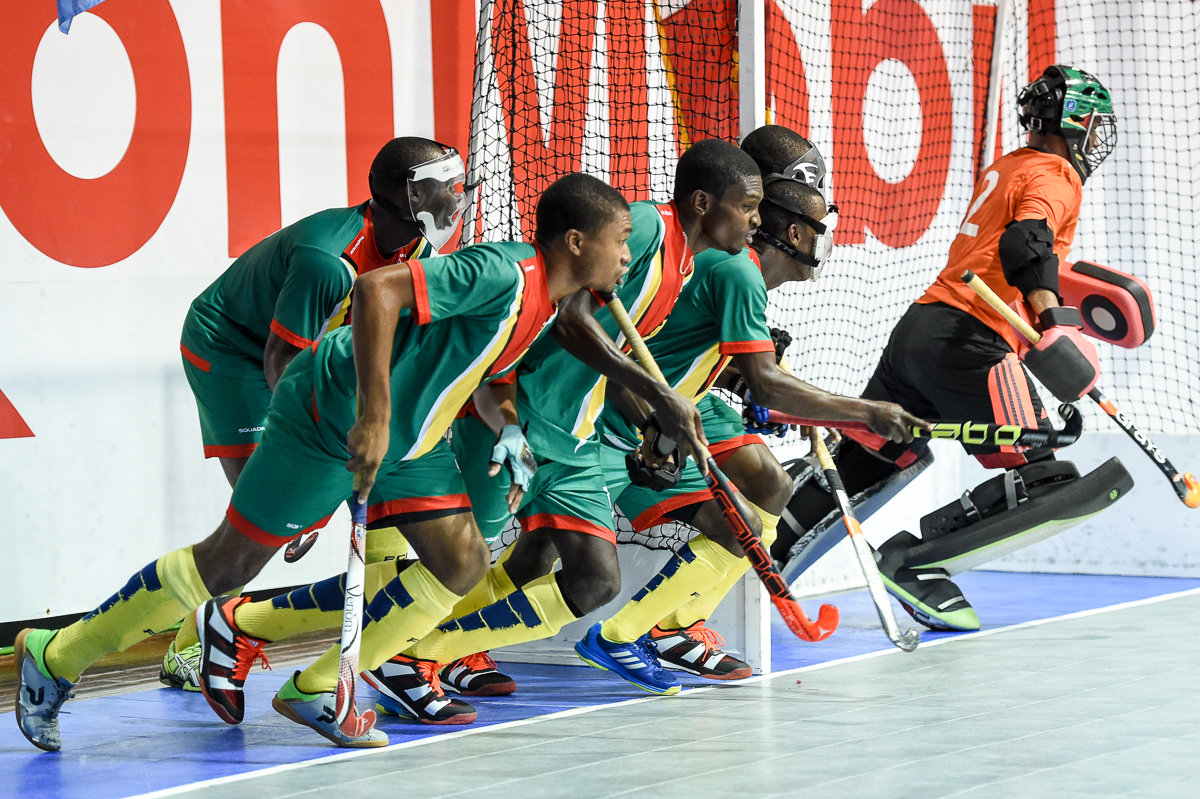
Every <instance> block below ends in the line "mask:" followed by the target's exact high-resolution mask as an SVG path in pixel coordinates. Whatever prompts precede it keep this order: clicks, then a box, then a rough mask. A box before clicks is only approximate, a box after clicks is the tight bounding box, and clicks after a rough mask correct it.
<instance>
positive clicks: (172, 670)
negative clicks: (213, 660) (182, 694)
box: [158, 641, 200, 691]
mask: <svg viewBox="0 0 1200 799" xmlns="http://www.w3.org/2000/svg"><path fill="white" fill-rule="evenodd" d="M158 681H159V682H160V683H162V684H163V685H165V686H167V687H168V688H182V689H183V690H185V691H199V690H200V644H198V643H197V644H192V645H191V646H188V647H184V649H183V651H182V652H176V651H175V642H174V641H172V642H171V645H170V646H168V647H167V654H165V655H163V662H162V666H160V667H159V669H158Z"/></svg>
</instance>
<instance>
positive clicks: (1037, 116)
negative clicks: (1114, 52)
mask: <svg viewBox="0 0 1200 799" xmlns="http://www.w3.org/2000/svg"><path fill="white" fill-rule="evenodd" d="M1017 105H1018V106H1019V107H1020V111H1021V125H1022V126H1023V127H1024V128H1025V129H1026V130H1030V131H1038V132H1041V133H1047V134H1057V135H1059V136H1062V137H1063V138H1064V139H1066V141H1067V146H1068V147H1069V148H1070V151H1071V166H1073V167H1074V168H1075V171H1076V172H1077V173H1078V174H1079V177H1080V180H1084V181H1086V180H1087V179H1088V177H1089V176H1091V174H1092V173H1093V172H1094V171H1095V170H1096V168H1097V167H1099V166H1100V164H1101V163H1102V162H1103V161H1104V159H1105V158H1107V157H1108V156H1109V155H1110V154H1111V153H1112V151H1113V149H1114V148H1115V147H1116V146H1117V116H1116V114H1115V113H1114V112H1113V104H1112V96H1111V95H1110V94H1109V92H1108V90H1107V89H1105V88H1104V86H1103V85H1102V84H1101V83H1100V81H1099V80H1097V79H1096V78H1095V77H1094V76H1093V75H1091V74H1090V73H1087V72H1084V71H1083V70H1081V69H1074V68H1073V67H1064V66H1059V65H1055V66H1052V67H1047V68H1046V71H1045V72H1043V73H1042V76H1041V77H1040V78H1038V79H1037V80H1035V81H1034V82H1033V83H1031V84H1029V85H1028V86H1026V87H1025V88H1024V89H1022V90H1021V94H1020V95H1019V96H1018V98H1017Z"/></svg>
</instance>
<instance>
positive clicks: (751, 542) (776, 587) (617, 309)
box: [603, 294, 838, 641]
mask: <svg viewBox="0 0 1200 799" xmlns="http://www.w3.org/2000/svg"><path fill="white" fill-rule="evenodd" d="M603 296H604V301H605V302H606V303H607V304H608V309H609V311H610V312H611V313H612V315H613V318H614V319H615V320H616V321H617V326H618V327H620V328H621V332H622V333H624V334H625V340H626V341H628V342H629V346H630V347H631V348H632V349H633V354H634V355H635V356H636V357H637V360H638V363H640V364H641V365H642V368H643V369H645V370H646V371H647V372H649V373H650V375H651V376H652V377H654V379H656V380H658V381H659V382H660V383H666V382H667V379H666V378H665V377H664V376H663V373H662V371H661V370H660V369H659V368H658V364H657V363H655V362H654V356H652V355H651V354H650V350H648V349H646V342H644V341H643V340H642V336H641V334H640V333H638V330H637V326H636V325H634V324H633V320H632V319H630V318H629V314H628V313H627V312H626V311H625V306H624V305H623V304H622V303H621V301H620V300H619V299H617V297H616V296H615V295H613V294H606V295H603ZM697 456H698V457H701V458H703V459H704V462H705V464H706V465H707V466H708V474H707V475H706V476H705V478H704V479H705V482H707V483H708V488H709V490H710V491H712V494H713V497H714V498H715V499H716V501H717V504H718V505H719V506H720V507H721V515H722V516H724V517H725V521H726V523H728V525H729V529H730V531H731V532H732V533H733V535H734V537H735V538H736V539H737V542H738V545H739V546H740V547H741V548H742V552H744V553H746V558H747V559H748V560H749V561H750V565H751V566H752V567H753V568H754V571H755V573H756V574H757V575H758V578H759V579H760V580H762V583H763V585H764V586H765V587H766V589H767V593H768V594H770V596H771V604H773V605H774V606H775V609H776V610H778V611H779V615H780V616H782V617H783V620H784V622H786V623H787V626H788V629H790V630H791V631H792V632H793V633H795V634H796V636H797V637H798V638H800V640H802V641H823V640H824V639H826V638H828V637H829V636H830V635H832V634H833V631H834V630H836V629H837V625H838V609H837V608H835V607H834V606H833V605H822V606H821V610H820V612H819V613H818V614H817V620H816V622H813V621H812V620H811V619H809V618H808V615H807V614H805V612H804V608H802V607H800V603H799V602H797V601H796V600H795V598H794V597H793V596H792V592H791V590H790V589H789V588H788V585H787V583H786V582H784V579H783V577H782V576H781V575H780V574H779V570H778V569H776V568H775V562H774V561H773V560H772V559H771V554H770V553H769V552H767V548H766V547H764V546H763V543H762V540H761V539H760V538H759V537H758V536H757V535H755V533H754V527H753V525H752V523H751V521H750V520H749V519H748V518H746V514H745V511H744V510H742V507H741V505H739V504H738V503H737V501H736V500H735V499H734V497H733V489H732V488H731V487H730V485H729V481H728V480H727V479H726V478H725V475H724V474H722V473H721V470H720V469H718V468H717V463H716V461H714V460H713V458H712V456H711V455H710V454H709V453H708V450H705V449H703V448H702V450H701V452H700V453H698V455H697Z"/></svg>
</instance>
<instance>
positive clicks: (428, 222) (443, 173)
mask: <svg viewBox="0 0 1200 799" xmlns="http://www.w3.org/2000/svg"><path fill="white" fill-rule="evenodd" d="M440 146H441V147H442V149H443V150H444V153H443V154H442V155H441V156H439V157H437V158H434V159H432V160H430V161H426V162H425V163H423V164H418V165H417V166H415V167H412V168H411V169H404V170H389V171H387V172H382V173H376V172H372V173H371V175H370V178H369V181H368V182H369V185H370V187H371V198H372V199H373V200H375V202H377V203H379V205H380V206H382V207H383V208H384V209H386V210H387V211H388V212H389V213H391V214H393V215H395V216H397V217H399V218H400V219H404V220H407V221H410V222H416V223H417V224H418V225H420V227H421V230H422V232H423V233H424V235H425V239H426V240H427V241H428V242H429V244H430V246H432V247H433V249H434V250H440V249H441V248H442V247H444V246H445V245H446V242H448V241H449V240H450V238H451V237H452V236H453V235H454V231H455V230H456V229H457V228H458V223H459V220H461V219H462V215H463V212H464V211H465V210H466V207H467V201H468V192H469V191H470V189H472V188H474V187H473V186H467V185H466V179H467V171H466V168H465V167H464V166H463V161H462V157H461V156H460V155H459V154H458V150H456V149H454V148H453V147H447V146H446V145H444V144H443V145H440ZM394 171H399V172H404V173H406V175H407V180H406V182H405V189H406V191H405V195H406V196H407V197H408V198H409V201H408V203H407V205H408V210H405V209H404V208H402V207H401V206H399V205H397V204H396V203H394V202H392V201H391V200H389V199H387V198H386V197H384V196H383V195H382V194H381V193H380V192H379V191H378V190H376V188H375V177H376V175H377V174H390V173H391V172H394ZM424 180H433V181H435V182H437V183H439V184H441V186H442V188H443V190H444V191H425V192H422V193H421V196H422V197H423V198H424V199H423V200H422V201H421V202H420V203H414V202H413V201H412V196H413V193H414V192H413V187H414V184H416V183H419V182H420V181H424ZM447 195H449V196H447Z"/></svg>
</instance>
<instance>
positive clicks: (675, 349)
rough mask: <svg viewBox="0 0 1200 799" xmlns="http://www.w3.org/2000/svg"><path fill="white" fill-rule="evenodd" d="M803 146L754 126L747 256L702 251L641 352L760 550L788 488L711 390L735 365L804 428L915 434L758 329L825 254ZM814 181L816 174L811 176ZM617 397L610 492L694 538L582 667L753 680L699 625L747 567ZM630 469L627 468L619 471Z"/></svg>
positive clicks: (824, 211) (620, 503)
mask: <svg viewBox="0 0 1200 799" xmlns="http://www.w3.org/2000/svg"><path fill="white" fill-rule="evenodd" d="M809 147H811V145H809V144H808V142H807V141H806V140H804V139H803V138H801V137H799V136H798V135H797V134H795V133H793V132H792V131H789V130H787V129H786V128H778V127H768V128H760V129H758V130H756V131H754V132H753V133H751V134H749V135H748V136H747V137H746V140H745V142H744V143H743V149H745V150H746V151H747V152H751V153H754V154H755V160H756V162H757V163H758V165H759V167H760V169H762V170H763V172H764V174H763V184H764V197H763V202H762V203H761V205H760V216H761V217H762V224H761V225H760V227H759V229H758V232H757V233H756V235H755V238H754V242H753V245H752V248H750V249H747V250H743V251H742V252H741V253H739V254H737V255H735V256H733V257H730V256H728V255H724V256H719V255H718V254H717V253H714V252H709V253H705V254H703V255H700V256H697V258H696V274H695V276H694V277H693V279H692V281H691V282H690V283H689V284H688V286H687V287H686V288H685V289H684V291H683V293H682V295H681V296H680V298H679V302H678V303H677V304H676V307H675V310H674V311H672V313H671V316H670V318H669V319H668V320H667V324H666V325H665V326H664V328H663V329H662V331H661V332H659V334H658V335H657V336H655V337H654V338H653V339H651V340H650V341H648V342H647V347H648V348H649V350H650V353H651V355H652V356H653V357H654V359H655V362H656V363H657V364H658V366H659V368H660V369H661V370H662V371H663V374H664V376H665V377H666V378H667V380H668V381H669V382H670V383H671V384H672V385H674V386H675V388H676V390H678V391H679V392H680V393H683V394H685V395H689V396H693V397H695V398H697V400H698V402H699V403H700V407H701V411H702V413H701V417H702V419H703V421H704V432H705V436H706V438H708V440H709V449H710V451H711V452H712V453H713V456H714V459H715V460H717V461H718V463H719V464H721V465H722V470H725V469H728V474H729V476H730V479H731V481H733V482H734V484H735V485H736V486H737V487H738V488H739V489H740V490H741V493H742V494H743V496H742V497H741V499H742V500H743V501H745V500H749V504H750V506H751V508H752V509H753V510H754V512H755V514H756V515H757V516H758V518H759V519H760V520H761V526H762V527H761V536H762V539H763V542H764V543H765V544H767V545H768V546H769V545H770V542H771V541H773V540H774V538H775V530H776V525H777V523H778V521H779V515H780V514H781V513H782V511H783V509H784V505H785V503H786V502H787V500H788V498H789V497H790V495H791V490H790V489H791V481H790V480H789V479H788V477H787V475H786V473H784V471H783V469H782V467H781V466H780V465H779V463H778V461H776V460H775V458H774V456H773V455H772V454H771V452H770V450H768V449H767V447H766V445H765V444H764V443H763V441H762V440H761V439H760V438H758V436H747V435H745V433H744V423H743V420H742V417H741V415H740V414H738V413H737V412H735V411H734V410H733V409H731V408H730V407H729V406H728V405H726V404H725V403H724V402H722V401H721V400H719V399H718V398H716V397H715V396H711V395H708V394H707V392H708V389H709V387H710V386H711V385H712V383H713V381H714V380H715V379H716V378H717V377H718V376H719V375H720V374H721V372H722V371H723V370H724V369H725V367H726V365H727V364H729V363H730V362H732V364H733V366H735V367H736V368H737V370H738V372H739V374H740V376H741V379H742V380H743V381H744V382H745V383H746V384H747V385H748V386H749V389H750V392H751V395H752V396H753V397H755V398H756V401H761V402H764V403H769V404H770V405H771V407H775V408H778V409H780V410H782V409H784V408H788V409H789V410H788V411H786V412H787V413H789V414H792V415H795V416H802V417H805V418H810V419H853V420H859V421H863V422H866V423H867V424H868V425H869V426H870V427H871V429H872V430H874V431H875V432H876V433H877V434H878V435H880V436H881V437H882V438H884V439H889V440H893V441H896V442H901V441H911V440H912V434H911V432H910V431H911V429H912V427H913V426H914V425H917V426H920V425H923V424H924V422H922V421H921V420H920V419H917V418H915V417H913V416H911V415H910V414H908V413H906V412H905V411H904V410H903V409H902V408H900V407H899V406H898V405H894V404H892V403H883V402H872V401H866V400H860V399H857V398H851V397H842V396H837V395H833V394H829V393H827V392H824V391H821V390H820V389H817V388H815V387H813V386H810V385H807V384H805V383H803V382H802V381H800V380H798V379H796V378H795V377H793V376H792V375H790V374H789V373H787V372H785V371H784V370H782V369H781V368H779V366H778V365H777V355H776V344H775V342H774V341H773V339H772V336H771V332H770V330H769V329H768V327H767V322H766V307H767V292H768V290H770V289H774V288H776V287H778V286H780V285H782V284H783V283H785V282H788V281H797V280H810V279H813V278H814V277H815V274H816V271H817V270H819V269H820V268H821V266H822V264H823V261H824V258H825V256H826V255H827V254H828V252H829V244H828V238H827V237H828V236H830V234H831V233H832V227H833V223H834V216H833V213H832V212H830V210H829V209H828V208H827V206H826V203H825V198H824V196H823V195H822V194H821V192H820V191H818V190H817V189H816V188H814V187H812V186H810V185H807V183H806V182H804V180H803V179H801V178H800V177H786V176H785V175H784V174H783V173H784V172H787V171H789V170H787V169H786V168H785V167H783V165H784V164H788V163H789V162H790V163H792V164H795V161H794V160H793V159H792V156H794V155H795V153H796V152H797V151H799V152H800V155H799V157H800V158H807V159H809V160H810V161H811V162H814V163H820V158H819V154H817V153H816V151H815V150H809V149H807V148H809ZM815 177H816V176H815V175H814V178H815ZM612 393H613V395H614V399H617V398H619V399H617V401H615V402H613V403H611V404H609V405H608V406H606V407H605V410H604V413H603V414H602V415H601V417H600V425H601V439H602V447H601V462H602V465H603V466H604V473H605V478H606V480H607V484H608V490H609V492H610V493H611V494H612V496H613V497H614V501H615V503H616V505H617V507H619V508H620V509H621V510H622V512H624V513H625V515H626V516H628V517H629V518H630V520H631V521H632V524H633V526H634V528H635V529H637V530H645V529H648V528H650V527H653V526H656V525H658V524H662V523H664V522H667V521H680V522H684V523H687V524H689V525H691V526H693V527H695V528H697V529H698V530H699V531H700V534H699V535H697V536H695V537H693V538H692V539H691V541H689V542H688V543H687V544H685V545H684V546H683V547H682V548H680V549H679V550H678V551H677V552H676V553H675V554H674V555H672V557H671V558H670V559H668V561H667V563H666V565H664V566H663V568H662V570H661V571H660V572H659V573H658V574H657V575H655V577H653V578H652V579H651V580H650V581H649V582H648V583H647V584H646V586H645V587H643V588H642V589H641V590H640V591H638V592H637V593H636V594H635V595H634V596H633V598H632V599H631V600H630V601H629V602H628V603H626V605H625V606H624V607H623V608H621V609H620V610H619V611H617V613H616V614H614V615H613V616H612V617H610V618H609V619H608V620H606V621H604V622H601V623H597V624H596V625H594V626H593V627H592V628H591V629H590V630H589V631H588V633H587V635H586V636H585V637H584V638H583V640H581V641H580V642H579V643H578V644H576V646H575V651H576V652H577V653H578V654H579V656H580V657H581V658H582V659H583V660H584V661H586V662H588V663H589V664H591V665H593V666H596V667H598V668H602V669H606V670H609V671H612V672H614V673H615V674H617V675H618V676H620V677H622V678H624V679H625V680H627V681H629V682H630V683H632V684H634V685H637V686H638V687H641V688H643V689H645V690H648V691H652V692H654V693H674V692H676V691H678V690H679V688H680V684H679V681H678V680H676V679H675V677H674V676H672V675H671V674H670V673H669V672H667V671H666V670H664V669H661V668H659V669H654V668H650V669H641V668H639V665H640V664H635V663H633V661H631V660H630V659H629V658H627V657H624V656H623V650H624V648H625V647H628V646H631V645H633V646H640V647H642V650H643V652H644V653H645V654H646V655H651V657H648V658H645V659H644V660H646V661H648V662H649V663H651V664H652V665H653V663H654V660H655V658H654V657H653V656H652V655H654V654H657V659H658V660H659V661H660V662H665V663H666V664H667V665H668V666H670V667H672V668H676V669H680V670H685V671H690V672H692V673H694V674H698V675H700V676H703V677H708V678H710V679H724V680H728V679H739V678H744V677H748V676H749V675H750V668H749V666H748V665H747V664H745V663H743V662H741V661H739V660H737V659H736V658H734V657H732V656H731V655H727V654H725V653H724V652H722V651H721V650H720V649H719V648H718V646H717V645H718V643H719V639H718V637H717V635H716V634H715V632H714V631H712V630H709V629H708V628H706V627H705V625H704V622H705V620H706V619H707V618H708V617H709V615H710V614H711V613H712V612H713V611H714V610H715V609H716V607H717V605H718V604H719V603H720V601H721V599H722V598H723V597H724V596H725V594H726V593H727V592H728V591H729V589H730V588H731V587H732V586H733V585H734V584H735V583H736V582H737V581H738V580H740V579H741V577H742V575H743V574H745V572H746V570H747V569H748V568H749V561H748V560H746V558H745V557H744V556H743V554H742V550H741V548H740V547H739V546H738V544H737V542H736V539H735V538H734V537H733V535H732V533H731V532H730V530H729V528H728V525H727V524H726V522H725V520H724V518H723V516H722V515H721V511H720V508H719V506H718V505H717V503H716V501H715V500H714V499H713V498H712V494H711V493H710V492H709V490H708V488H707V486H706V484H705V482H704V479H703V477H702V476H701V474H700V472H699V470H698V469H697V468H696V466H695V465H694V464H691V463H687V464H686V465H684V466H683V467H682V469H681V468H680V456H679V453H678V451H677V450H675V449H674V447H673V442H664V441H663V440H662V435H661V431H660V430H659V429H658V426H657V424H656V420H655V417H654V415H653V414H650V413H648V410H649V409H647V408H645V407H644V406H643V405H642V404H641V403H638V402H637V401H636V399H635V398H633V397H631V396H629V395H628V394H626V393H624V392H621V391H619V390H614V391H613V392H612ZM627 467H628V468H627Z"/></svg>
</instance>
